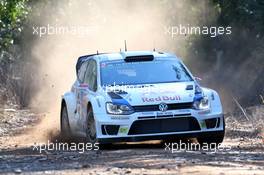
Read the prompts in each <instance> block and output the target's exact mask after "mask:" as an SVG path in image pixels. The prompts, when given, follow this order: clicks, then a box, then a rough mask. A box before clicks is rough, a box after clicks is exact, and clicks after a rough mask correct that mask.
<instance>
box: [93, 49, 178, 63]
mask: <svg viewBox="0 0 264 175" xmlns="http://www.w3.org/2000/svg"><path fill="white" fill-rule="evenodd" d="M149 55H153V57H154V59H155V60H157V59H165V58H173V59H178V58H177V57H176V56H175V55H173V54H170V53H166V52H156V51H126V52H118V53H104V54H99V55H94V58H95V59H96V60H98V61H99V62H102V61H111V60H124V59H125V58H126V57H133V56H149Z"/></svg>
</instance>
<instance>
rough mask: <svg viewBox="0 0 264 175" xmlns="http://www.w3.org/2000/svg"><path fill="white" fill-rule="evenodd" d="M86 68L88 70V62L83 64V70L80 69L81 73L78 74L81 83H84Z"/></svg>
mask: <svg viewBox="0 0 264 175" xmlns="http://www.w3.org/2000/svg"><path fill="white" fill-rule="evenodd" d="M86 68H87V61H86V62H84V63H83V64H82V66H81V68H80V69H79V72H78V80H79V81H80V82H81V83H82V82H83V79H84V75H85V71H86Z"/></svg>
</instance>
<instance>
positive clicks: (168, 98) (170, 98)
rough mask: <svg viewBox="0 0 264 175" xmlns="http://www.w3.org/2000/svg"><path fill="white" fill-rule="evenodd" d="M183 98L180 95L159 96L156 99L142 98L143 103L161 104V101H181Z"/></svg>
mask: <svg viewBox="0 0 264 175" xmlns="http://www.w3.org/2000/svg"><path fill="white" fill-rule="evenodd" d="M179 100H181V97H180V96H179V95H175V96H166V95H165V96H159V97H155V98H149V97H142V101H143V102H161V101H179Z"/></svg>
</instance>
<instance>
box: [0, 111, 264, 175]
mask: <svg viewBox="0 0 264 175" xmlns="http://www.w3.org/2000/svg"><path fill="white" fill-rule="evenodd" d="M1 112H2V113H1V119H0V128H1V129H0V173H1V174H264V145H263V144H264V137H263V134H262V133H263V132H262V130H261V129H259V126H257V127H256V125H254V124H252V123H249V122H248V121H244V120H242V119H239V118H237V119H234V117H232V115H229V116H227V118H226V124H227V133H226V138H225V141H224V143H223V144H222V147H223V148H225V149H221V150H216V151H215V150H213V149H211V150H209V151H204V150H203V151H202V150H196V151H190V150H174V151H172V150H171V149H168V147H166V145H165V144H164V143H162V142H159V141H157V142H154V141H152V142H143V143H130V144H118V145H112V146H108V147H101V148H100V149H99V150H90V151H89V150H86V151H84V152H81V153H80V149H79V150H71V151H70V150H62V149H57V150H52V151H50V150H47V149H46V150H44V151H41V152H40V150H37V149H35V147H34V146H36V145H35V144H34V142H33V140H34V138H32V135H31V130H33V129H34V128H36V127H38V121H39V118H40V115H35V114H33V113H31V112H30V111H29V110H12V109H2V110H1ZM237 120H239V122H238V121H237ZM258 123H260V121H259V122H258ZM57 138H59V137H57ZM53 141H54V138H53ZM60 141H61V140H59V139H58V140H55V142H56V143H57V142H58V143H59V142H60ZM194 142H195V140H194ZM80 143H82V142H80V141H79V142H78V141H75V142H74V144H76V145H78V144H80ZM185 143H186V144H188V143H191V142H185ZM69 144H70V143H69ZM42 146H44V145H42ZM227 148H229V149H227Z"/></svg>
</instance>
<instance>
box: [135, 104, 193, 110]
mask: <svg viewBox="0 0 264 175" xmlns="http://www.w3.org/2000/svg"><path fill="white" fill-rule="evenodd" d="M167 105H168V110H177V109H190V108H192V106H193V103H172V104H167ZM133 108H134V111H135V112H147V111H159V105H158V104H157V105H144V106H133Z"/></svg>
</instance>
